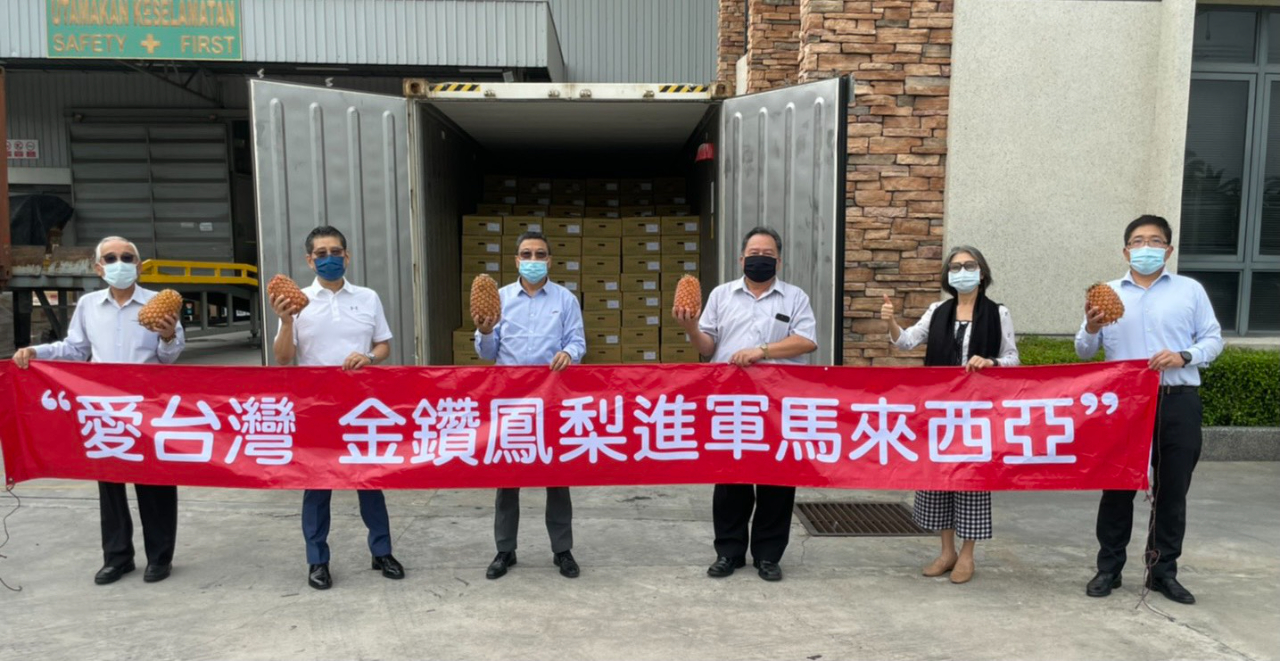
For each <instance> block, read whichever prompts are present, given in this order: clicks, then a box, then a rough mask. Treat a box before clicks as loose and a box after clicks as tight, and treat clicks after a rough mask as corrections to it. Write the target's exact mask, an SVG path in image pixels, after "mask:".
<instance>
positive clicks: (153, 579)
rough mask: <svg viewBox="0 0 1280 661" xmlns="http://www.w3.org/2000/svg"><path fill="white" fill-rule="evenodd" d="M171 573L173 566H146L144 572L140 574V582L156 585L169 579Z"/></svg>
mask: <svg viewBox="0 0 1280 661" xmlns="http://www.w3.org/2000/svg"><path fill="white" fill-rule="evenodd" d="M171 571H173V565H147V568H146V570H145V571H143V572H142V580H143V581H145V582H147V583H158V582H160V581H163V580H164V579H166V578H169V572H171Z"/></svg>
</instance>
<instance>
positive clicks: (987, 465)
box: [0, 361, 1159, 490]
mask: <svg viewBox="0 0 1280 661" xmlns="http://www.w3.org/2000/svg"><path fill="white" fill-rule="evenodd" d="M0 383H3V385H4V390H3V392H0V397H3V400H0V408H2V409H3V410H0V442H3V449H4V462H5V471H6V473H7V479H8V481H9V482H10V483H15V482H21V481H23V480H29V479H32V478H38V477H62V478H76V479H89V480H106V481H112V482H134V483H137V482H140V483H143V484H179V485H195V486H218V487H249V488H271V489H300V488H334V489H357V488H359V489H377V488H382V489H436V488H476V487H483V488H493V487H533V486H592V485H634V484H699V483H763V484H778V485H794V486H804V487H839V488H850V489H939V490H1016V489H1144V488H1146V485H1147V463H1148V452H1149V449H1150V446H1151V434H1152V428H1153V425H1154V422H1155V412H1156V391H1157V386H1158V383H1159V376H1158V375H1157V374H1156V373H1155V372H1152V371H1150V370H1149V369H1147V368H1146V363H1145V361H1130V362H1116V363H1104V364H1091V365H1060V366H1053V367H1020V368H991V369H987V370H984V371H982V372H980V373H976V374H966V373H965V372H964V371H963V370H962V369H960V368H902V367H898V368H892V367H890V368H862V367H807V366H806V367H800V366H778V365H767V366H765V365H761V366H755V367H750V368H746V369H743V368H738V367H734V366H731V365H707V364H702V365H651V366H617V367H592V366H574V367H570V368H569V369H568V370H565V371H564V372H560V373H553V372H550V371H549V370H548V369H547V368H545V367H387V368H376V367H375V368H368V369H365V370H362V371H359V372H343V371H341V370H340V369H337V368H311V367H294V368H289V367H268V368H263V367H194V366H193V367H186V366H160V365H102V364H84V363H54V362H41V361H34V362H33V363H32V366H31V368H30V369H29V370H25V371H23V370H19V369H17V367H16V366H14V365H12V364H11V363H6V364H5V365H4V366H3V367H2V368H0Z"/></svg>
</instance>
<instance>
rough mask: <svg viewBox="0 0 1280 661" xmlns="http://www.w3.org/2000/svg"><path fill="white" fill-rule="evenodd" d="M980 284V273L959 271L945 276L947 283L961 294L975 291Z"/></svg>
mask: <svg viewBox="0 0 1280 661" xmlns="http://www.w3.org/2000/svg"><path fill="white" fill-rule="evenodd" d="M980 282H982V271H960V272H959V273H948V274H947V283H948V284H950V285H951V286H952V287H954V288H955V290H956V291H958V292H960V293H961V294H968V293H969V292H971V291H973V290H975V289H977V288H978V283H980Z"/></svg>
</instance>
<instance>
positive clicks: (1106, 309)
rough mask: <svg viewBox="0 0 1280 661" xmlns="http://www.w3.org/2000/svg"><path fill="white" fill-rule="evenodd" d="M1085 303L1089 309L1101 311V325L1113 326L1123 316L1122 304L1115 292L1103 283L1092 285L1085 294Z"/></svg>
mask: <svg viewBox="0 0 1280 661" xmlns="http://www.w3.org/2000/svg"><path fill="white" fill-rule="evenodd" d="M1085 301H1086V303H1087V304H1088V306H1089V307H1091V308H1095V309H1098V310H1102V312H1103V315H1102V325H1103V326H1107V325H1109V324H1114V323H1115V322H1116V321H1117V320H1119V319H1120V317H1123V316H1124V303H1122V302H1121V301H1120V296H1119V295H1118V294H1116V290H1114V289H1112V288H1111V285H1108V284H1107V283H1105V282H1098V283H1094V285H1093V286H1092V287H1089V291H1088V292H1086V293H1085Z"/></svg>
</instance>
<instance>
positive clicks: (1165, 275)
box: [1120, 266, 1173, 289]
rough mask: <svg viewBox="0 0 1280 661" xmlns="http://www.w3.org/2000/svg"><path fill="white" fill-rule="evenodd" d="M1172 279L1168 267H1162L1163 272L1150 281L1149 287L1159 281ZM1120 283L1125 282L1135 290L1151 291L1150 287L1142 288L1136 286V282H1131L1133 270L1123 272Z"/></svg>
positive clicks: (1138, 285)
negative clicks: (1135, 288)
mask: <svg viewBox="0 0 1280 661" xmlns="http://www.w3.org/2000/svg"><path fill="white" fill-rule="evenodd" d="M1172 278H1173V275H1172V274H1171V273H1169V267H1168V266H1166V267H1164V270H1163V271H1161V272H1160V275H1159V276H1157V277H1156V279H1155V280H1152V281H1151V287H1154V286H1156V283H1158V282H1160V281H1161V280H1170V279H1172ZM1120 282H1121V284H1124V283H1126V282H1127V283H1129V284H1131V285H1133V286H1134V287H1137V288H1139V289H1151V287H1143V286H1142V285H1140V284H1138V283H1136V282H1134V281H1133V269H1130V270H1128V271H1125V272H1124V277H1123V278H1121V279H1120Z"/></svg>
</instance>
